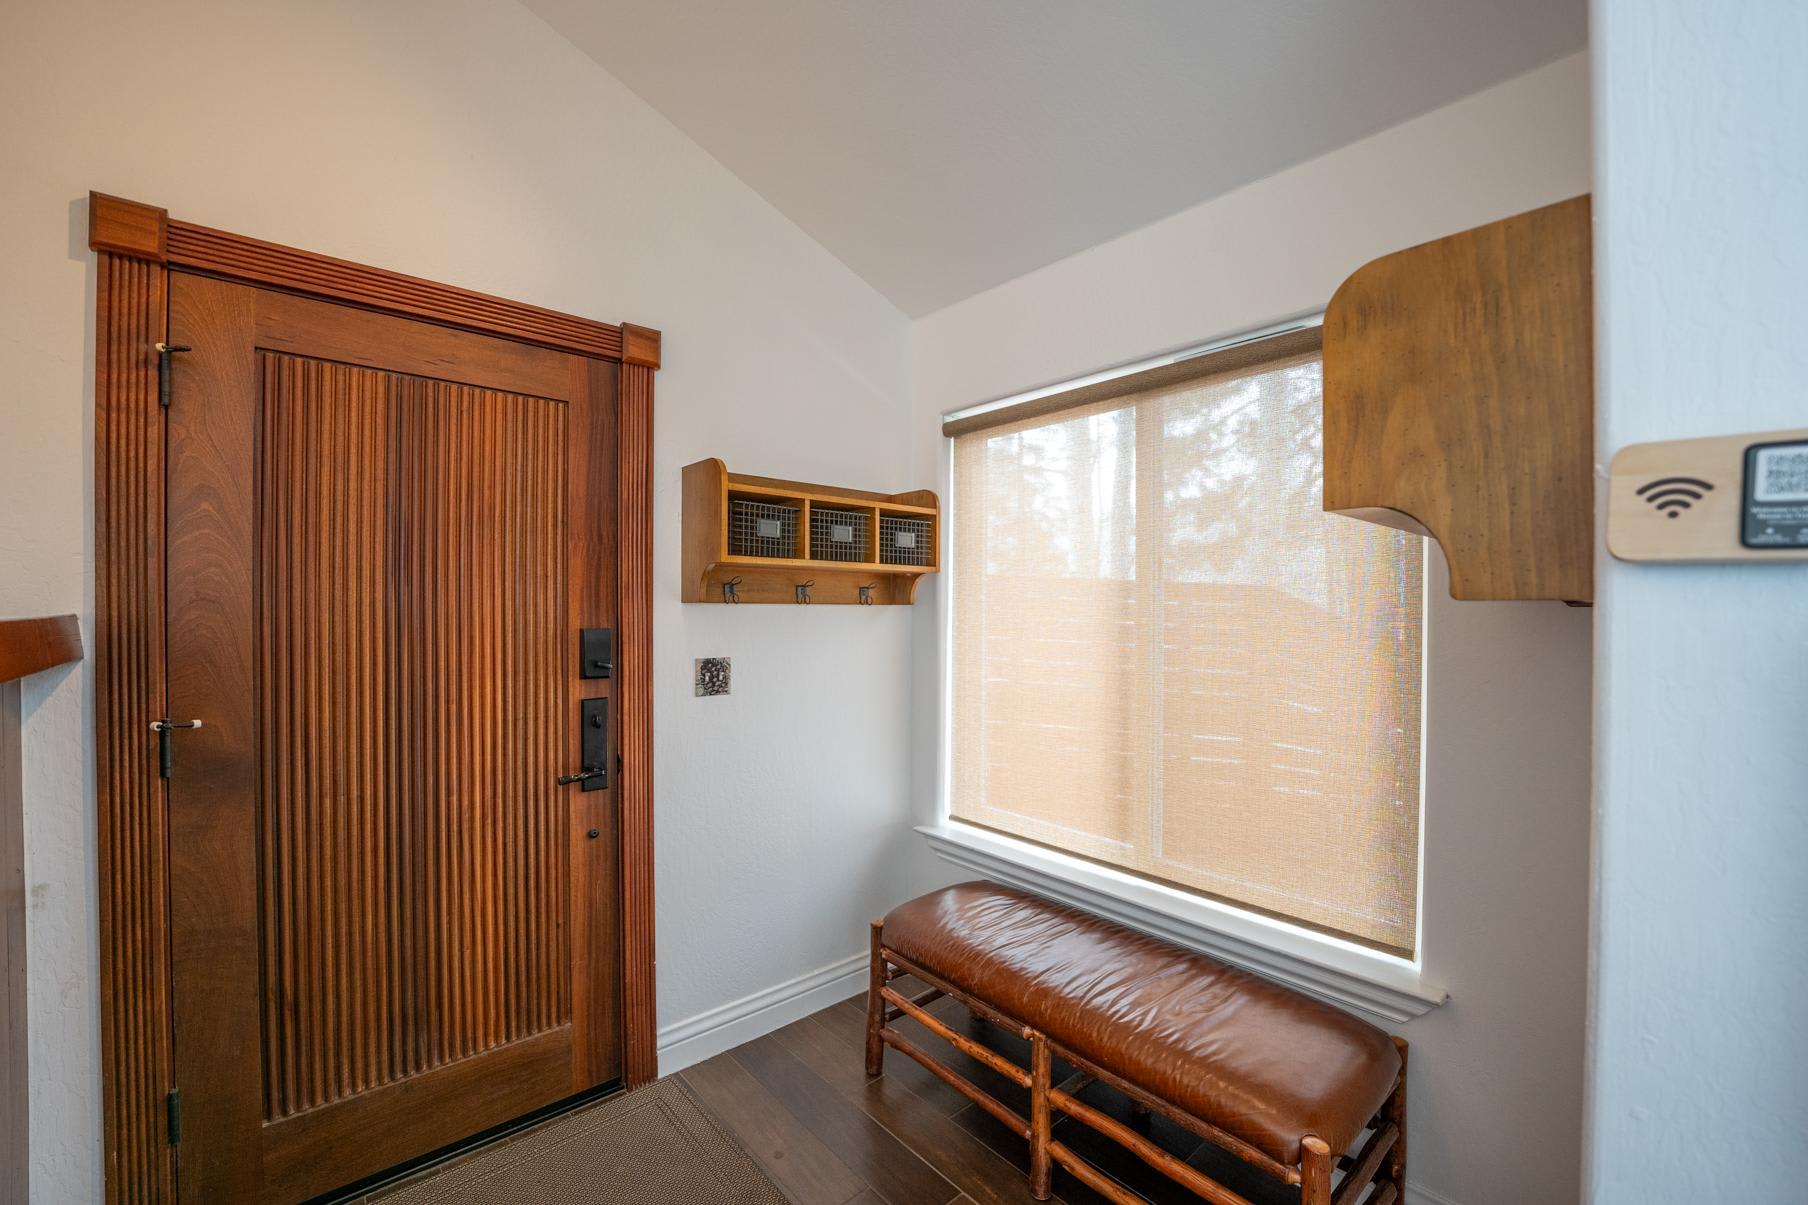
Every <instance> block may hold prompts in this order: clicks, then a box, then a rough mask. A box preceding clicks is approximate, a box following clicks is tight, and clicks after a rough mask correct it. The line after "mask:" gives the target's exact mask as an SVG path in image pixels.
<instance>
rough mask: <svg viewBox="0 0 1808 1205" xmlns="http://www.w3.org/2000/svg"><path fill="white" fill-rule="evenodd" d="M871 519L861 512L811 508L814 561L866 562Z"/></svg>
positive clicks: (812, 554) (811, 544) (811, 539)
mask: <svg viewBox="0 0 1808 1205" xmlns="http://www.w3.org/2000/svg"><path fill="white" fill-rule="evenodd" d="M866 525H867V517H866V515H865V514H863V513H862V512H860V511H857V510H825V509H824V508H822V507H820V506H812V507H811V508H810V559H811V560H815V561H864V560H865V559H866V531H867V527H866Z"/></svg>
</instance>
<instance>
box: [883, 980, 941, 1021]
mask: <svg viewBox="0 0 1808 1205" xmlns="http://www.w3.org/2000/svg"><path fill="white" fill-rule="evenodd" d="M947 994H948V993H947V992H944V991H943V990H942V989H941V988H939V987H932V988H929V989H928V990H927V991H921V992H918V993H917V994H916V995H914V996H912V997H910V1002H911V1003H912V1004H914V1005H916V1006H917V1007H918V1008H922V1007H924V1006H925V1005H929V1004H934V1003H935V1002H936V1001H937V1000H940V999H941V998H942V997H943V996H946V995H947ZM904 1015H905V1014H904V1010H903V1009H902V1008H898V1007H895V1006H894V1007H892V1008H888V1009H886V1010H885V1020H886V1023H887V1024H890V1023H891V1022H893V1021H896V1020H897V1019H898V1018H899V1017H902V1016H904Z"/></svg>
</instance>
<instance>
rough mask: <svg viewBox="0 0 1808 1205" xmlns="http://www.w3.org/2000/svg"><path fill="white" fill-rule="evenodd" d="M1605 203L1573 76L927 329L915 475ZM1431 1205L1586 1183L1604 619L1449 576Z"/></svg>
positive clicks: (1417, 1171)
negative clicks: (981, 435)
mask: <svg viewBox="0 0 1808 1205" xmlns="http://www.w3.org/2000/svg"><path fill="white" fill-rule="evenodd" d="M1588 189H1589V139H1588V81H1587V75H1586V64H1585V62H1584V59H1583V56H1581V55H1574V56H1571V57H1569V58H1566V59H1563V60H1560V61H1559V62H1557V63H1554V64H1552V65H1550V66H1548V67H1545V68H1542V69H1540V70H1538V71H1535V72H1533V73H1531V74H1529V75H1526V76H1524V77H1522V78H1520V79H1517V80H1513V81H1509V82H1508V83H1505V84H1502V85H1500V86H1498V87H1496V88H1493V89H1490V90H1489V91H1486V92H1483V93H1480V94H1478V95H1477V96H1474V97H1471V98H1470V99H1468V100H1464V101H1462V102H1459V103H1457V104H1454V105H1451V106H1448V107H1447V108H1444V109H1441V110H1438V111H1437V112H1435V113H1432V114H1429V115H1427V116H1425V117H1422V118H1419V119H1417V120H1415V121H1412V122H1409V123H1407V124H1405V125H1402V126H1399V127H1397V128H1395V129H1392V130H1389V131H1386V132H1384V133H1381V134H1378V135H1376V136H1374V137H1372V138H1368V139H1365V140H1363V141H1361V142H1357V143H1355V144H1352V145H1351V146H1349V147H1346V148H1344V149H1342V150H1339V151H1336V152H1334V153H1332V154H1329V155H1326V156H1324V157H1322V158H1320V159H1317V160H1314V161H1312V162H1310V163H1307V164H1304V165H1302V166H1300V167H1297V168H1293V169H1291V170H1289V171H1286V172H1283V173H1280V174H1279V175H1276V176H1273V177H1270V178H1269V179H1266V180H1263V181H1260V182H1258V183H1255V184H1252V185H1250V186H1248V187H1246V188H1243V189H1240V190H1238V191H1237V192H1234V193H1231V194H1229V195H1228V196H1225V197H1222V198H1219V199H1217V200H1214V201H1211V202H1208V203H1206V204H1203V205H1200V206H1198V207H1196V208H1193V209H1190V210H1187V211H1186V212H1184V213H1181V214H1178V215H1176V216H1174V217H1172V218H1169V219H1166V220H1165V221H1162V222H1159V223H1157V224H1155V225H1153V226H1150V227H1147V228H1145V229H1143V230H1140V231H1137V232H1135V233H1132V234H1129V235H1126V236H1124V237H1122V238H1119V239H1116V240H1114V241H1112V242H1109V243H1105V244H1102V245H1100V246H1098V247H1095V248H1092V249H1091V250H1088V251H1085V252H1083V253H1081V254H1079V255H1076V256H1074V257H1073V258H1071V259H1068V260H1064V261H1062V262H1061V263H1058V264H1055V265H1052V266H1050V267H1048V268H1045V269H1042V270H1040V271H1038V272H1034V273H1031V274H1029V275H1028V276H1025V277H1022V278H1021V279H1019V280H1016V281H1013V282H1011V283H1009V284H1006V285H1002V286H1000V287H998V288H996V289H993V290H990V291H989V292H986V293H983V294H980V295H979V296H977V297H974V298H972V299H970V300H968V301H965V302H962V303H960V304H958V305H955V306H952V307H950V308H948V309H945V310H942V311H940V312H938V313H936V314H933V315H930V316H928V317H926V318H922V319H919V320H918V322H917V323H916V326H915V329H914V339H915V347H916V353H915V362H914V380H913V386H912V393H913V398H914V403H913V404H914V417H913V419H912V422H913V424H914V426H913V428H912V430H913V432H914V436H913V439H914V444H913V446H914V451H915V467H914V476H916V477H919V478H925V479H928V478H930V477H931V476H932V475H939V474H941V473H942V472H943V471H944V469H945V459H944V458H945V451H944V443H943V441H942V440H941V438H940V434H939V430H940V417H939V416H940V414H941V412H942V411H944V410H946V409H950V408H953V407H956V406H960V405H965V404H969V403H973V402H978V401H983V400H986V399H989V398H993V397H997V396H1001V395H1005V394H1010V393H1014V392H1017V391H1019V390H1023V389H1027V388H1030V387H1032V386H1035V385H1038V384H1043V383H1046V382H1050V381H1054V380H1060V379H1062V378H1065V377H1072V376H1075V375H1078V374H1080V373H1083V372H1087V371H1090V370H1093V369H1097V368H1101V367H1104V366H1106V365H1110V364H1115V363H1121V362H1125V361H1129V360H1135V359H1139V358H1142V357H1144V356H1147V355H1151V354H1154V353H1156V352H1160V351H1164V350H1168V349H1171V348H1175V347H1180V346H1184V345H1186V344H1190V343H1195V342H1198V341H1201V340H1204V339H1207V338H1211V337H1213V336H1217V335H1223V334H1228V333H1232V332H1236V331H1239V330H1244V329H1248V328H1251V327H1256V326H1261V325H1263V324H1266V323H1269V322H1272V321H1276V320H1279V319H1282V318H1286V317H1290V316H1293V315H1296V314H1300V313H1303V312H1306V311H1310V310H1315V309H1320V308H1322V307H1323V306H1324V304H1325V302H1326V301H1327V300H1329V298H1330V296H1331V293H1332V291H1333V290H1334V289H1335V288H1336V287H1337V285H1338V284H1339V283H1340V282H1341V281H1342V280H1343V278H1344V277H1345V276H1347V275H1348V274H1349V273H1350V272H1351V271H1353V270H1354V269H1355V268H1357V267H1358V266H1360V265H1361V264H1362V263H1364V262H1365V261H1367V260H1369V259H1372V258H1374V257H1376V256H1379V255H1383V254H1386V253H1387V252H1390V251H1394V250H1398V249H1400V248H1402V247H1406V246H1409V245H1411V244H1414V243H1418V242H1423V241H1425V240H1427V239H1432V238H1436V237H1439V236H1441V235H1445V234H1450V233H1454V232H1455V231H1458V230H1462V229H1466V228H1468V227H1470V226H1475V225H1478V224H1481V223H1484V222H1489V221H1493V220H1495V219H1497V218H1502V217H1506V216H1508V215H1510V214H1514V213H1519V212H1521V211H1523V210H1527V209H1531V208H1534V207H1536V206H1539V205H1544V204H1548V203H1550V202H1553V201H1558V200H1562V199H1563V198H1566V197H1570V196H1574V195H1576V194H1577V193H1582V192H1586V191H1588ZM1433 560H1434V564H1435V565H1436V569H1435V570H1434V578H1433V591H1434V603H1433V605H1432V608H1431V613H1430V617H1429V625H1428V626H1429V633H1428V643H1429V647H1428V664H1429V669H1428V673H1429V688H1428V693H1427V722H1428V727H1429V734H1428V740H1427V746H1428V757H1427V762H1428V765H1427V774H1428V781H1427V789H1426V803H1425V851H1426V852H1425V894H1424V910H1423V914H1424V938H1423V951H1424V960H1425V965H1426V971H1427V974H1428V975H1429V976H1430V977H1431V978H1432V979H1433V980H1435V981H1438V982H1441V983H1442V984H1443V985H1444V986H1445V987H1447V988H1448V989H1449V991H1450V995H1451V999H1450V1002H1449V1003H1447V1004H1445V1005H1444V1006H1443V1007H1441V1008H1438V1009H1436V1010H1434V1011H1433V1012H1431V1013H1429V1014H1427V1015H1426V1016H1424V1017H1422V1018H1420V1019H1418V1020H1416V1021H1414V1022H1411V1023H1409V1024H1408V1025H1406V1026H1404V1027H1403V1028H1402V1029H1401V1031H1400V1032H1402V1033H1403V1034H1404V1035H1405V1036H1406V1037H1407V1038H1408V1039H1410V1040H1411V1041H1412V1042H1413V1060H1412V1067H1413V1072H1412V1083H1411V1092H1412V1093H1413V1100H1412V1106H1411V1107H1412V1119H1413V1132H1412V1147H1411V1150H1412V1153H1411V1160H1410V1163H1411V1166H1410V1169H1409V1174H1410V1177H1411V1180H1412V1181H1413V1183H1414V1184H1415V1185H1416V1187H1417V1189H1418V1192H1417V1194H1416V1195H1417V1196H1418V1198H1419V1199H1420V1200H1429V1201H1435V1200H1438V1199H1440V1198H1442V1199H1447V1200H1450V1201H1455V1202H1461V1203H1462V1205H1547V1203H1548V1205H1560V1203H1562V1202H1568V1201H1574V1200H1575V1199H1576V1197H1577V1186H1578V1184H1579V1182H1580V1163H1579V1160H1580V1137H1579V1135H1580V1128H1581V1118H1582V1072H1581V1059H1582V1051H1583V1018H1584V977H1585V962H1586V956H1585V944H1584V943H1585V936H1586V928H1587V924H1586V916H1587V903H1586V901H1587V851H1588V842H1589V826H1588V803H1587V800H1588V791H1589V719H1588V717H1589V665H1590V631H1589V616H1588V613H1587V612H1586V611H1579V610H1570V609H1567V608H1565V607H1563V606H1562V605H1560V604H1557V603H1455V602H1452V601H1450V599H1449V597H1448V586H1447V582H1446V580H1445V577H1444V572H1443V566H1442V560H1441V558H1438V557H1434V558H1433ZM932 582H934V585H933V588H932V587H931V586H927V585H926V586H925V588H924V590H923V595H924V599H923V601H922V602H920V603H919V605H918V606H917V608H916V611H917V615H916V617H915V622H916V624H917V634H918V642H917V650H916V653H915V656H914V659H913V673H914V680H915V689H914V692H913V706H914V708H915V730H916V733H917V739H916V742H915V754H916V755H915V761H914V772H915V783H916V792H915V793H916V801H917V806H918V808H919V814H920V816H921V817H922V818H923V819H929V818H931V816H932V814H933V808H934V806H935V803H934V794H935V786H934V784H935V783H936V781H937V773H936V768H937V766H938V764H939V758H940V756H941V750H940V729H939V726H938V724H937V722H936V709H937V707H938V705H939V700H940V699H941V660H940V653H939V650H938V644H937V634H938V633H939V631H940V628H941V624H942V618H941V612H942V607H943V606H944V604H945V598H944V595H943V592H942V589H941V584H940V583H939V582H935V581H934V579H932Z"/></svg>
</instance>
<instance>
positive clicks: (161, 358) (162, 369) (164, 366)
mask: <svg viewBox="0 0 1808 1205" xmlns="http://www.w3.org/2000/svg"><path fill="white" fill-rule="evenodd" d="M151 346H152V347H155V348H156V349H157V404H158V405H159V406H162V407H163V408H164V409H165V410H167V409H169V402H170V357H171V356H173V355H175V354H176V353H177V352H179V351H193V350H194V348H192V347H185V346H184V345H182V344H180V343H153V344H152V345H151Z"/></svg>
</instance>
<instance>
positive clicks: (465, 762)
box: [258, 352, 571, 1120]
mask: <svg viewBox="0 0 1808 1205" xmlns="http://www.w3.org/2000/svg"><path fill="white" fill-rule="evenodd" d="M260 369H261V372H260V377H261V379H262V387H263V406H262V414H261V426H262V439H261V449H260V455H261V464H260V466H259V479H260V483H261V485H260V499H259V506H260V516H259V532H258V536H259V539H258V545H259V554H260V561H259V581H258V613H259V623H258V634H259V638H260V642H261V644H260V648H259V650H258V682H259V691H260V695H261V704H262V706H261V713H262V721H263V731H262V733H261V740H260V744H261V746H262V757H261V759H260V760H261V764H262V774H261V783H260V796H261V798H260V806H259V822H260V839H261V858H262V871H263V873H262V881H263V895H264V901H263V903H264V907H263V913H264V915H263V923H264V940H263V968H262V970H263V976H264V984H265V988H264V996H265V1001H264V1007H265V1019H264V1026H265V1035H266V1037H265V1043H264V1057H265V1093H266V1100H265V1116H266V1118H267V1119H270V1120H274V1119H277V1118H281V1117H286V1116H289V1115H291V1114H295V1113H300V1112H302V1111H304V1110H307V1109H312V1108H316V1107H318V1106H320V1105H323V1104H327V1103H330V1102H332V1101H336V1100H340V1099H342V1098H344V1097H346V1096H350V1095H353V1094H355V1093H358V1092H362V1091H364V1090H366V1089H369V1088H374V1087H378V1086H380V1085H383V1084H388V1083H392V1082H394V1081H396V1080H400V1079H404V1078H406V1077H408V1076H411V1075H414V1074H416V1073H418V1072H420V1071H423V1070H428V1069H431V1068H434V1067H438V1066H441V1065H443V1064H445V1063H449V1062H452V1061H455V1060H457V1059H461V1058H466V1057H468V1056H470V1055H473V1054H479V1053H482V1052H483V1051H486V1050H489V1049H492V1048H494V1047H496V1046H498V1045H501V1044H503V1043H505V1042H511V1041H515V1040H518V1039H520V1038H524V1037H528V1036H531V1035H534V1034H537V1033H541V1032H543V1031H545V1030H547V1029H551V1028H554V1027H556V1026H559V1025H562V1024H565V1023H566V1022H567V1021H569V1020H570V1000H571V987H570V980H571V974H570V959H569V955H568V952H567V950H566V946H565V942H566V926H565V923H564V917H563V915H562V907H560V906H558V905H560V904H562V902H563V901H564V899H565V887H564V882H565V878H566V875H567V873H568V866H569V859H568V853H567V850H566V846H565V837H566V834H565V829H564V826H563V825H562V824H560V823H559V814H560V812H561V811H562V809H563V804H564V793H563V791H562V790H560V788H558V787H556V786H554V780H555V779H556V778H557V776H558V775H559V774H560V773H561V772H562V766H561V764H560V761H561V752H562V750H561V746H562V744H563V739H564V733H563V731H562V728H561V726H560V725H559V723H558V722H557V719H556V716H557V714H558V713H559V712H560V711H561V708H560V699H561V695H562V694H563V689H562V688H563V678H562V675H560V674H559V673H558V669H559V668H560V667H559V665H558V661H559V656H560V654H561V652H563V651H564V643H563V642H562V641H561V640H560V633H561V632H562V631H563V630H564V627H565V625H564V609H565V607H564V591H565V567H564V557H563V555H562V551H561V538H562V532H563V530H564V524H565V513H564V511H565V507H564V488H563V487H564V474H563V468H564V464H563V461H564V455H563V454H564V429H565V406H564V404H563V403H561V402H556V401H550V400H547V399H544V398H535V397H528V396H522V395H514V394H505V393H499V392H497V391H494V390H486V389H476V388H472V387H469V386H464V385H459V384H452V383H448V382H443V381H433V380H424V379H421V378H418V377H411V376H405V375H401V374H397V373H387V372H379V371H373V370H370V369H366V368H362V367H354V366H348V365H344V364H335V363H331V362H325V361H319V360H311V359H306V358H303V357H298V356H293V355H288V354H282V353H275V352H264V353H262V354H261V356H260Z"/></svg>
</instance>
